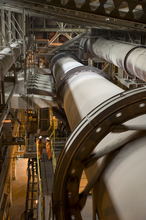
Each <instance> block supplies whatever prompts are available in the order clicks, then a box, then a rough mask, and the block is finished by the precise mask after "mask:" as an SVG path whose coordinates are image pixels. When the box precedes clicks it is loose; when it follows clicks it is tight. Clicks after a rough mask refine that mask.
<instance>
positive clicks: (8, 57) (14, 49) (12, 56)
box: [0, 41, 23, 75]
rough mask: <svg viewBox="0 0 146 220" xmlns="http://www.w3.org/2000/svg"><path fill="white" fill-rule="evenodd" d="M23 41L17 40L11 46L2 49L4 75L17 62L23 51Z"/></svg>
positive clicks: (0, 60)
mask: <svg viewBox="0 0 146 220" xmlns="http://www.w3.org/2000/svg"><path fill="white" fill-rule="evenodd" d="M22 43H23V42H22V41H18V42H15V43H13V44H11V45H10V48H5V49H3V50H2V51H0V64H1V66H2V72H3V75H5V74H6V73H7V72H8V70H9V69H10V68H11V66H12V65H13V64H14V63H15V61H16V60H17V58H18V57H19V56H20V54H21V51H22V45H23V44H22Z"/></svg>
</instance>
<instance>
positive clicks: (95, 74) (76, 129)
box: [51, 53, 146, 220]
mask: <svg viewBox="0 0 146 220" xmlns="http://www.w3.org/2000/svg"><path fill="white" fill-rule="evenodd" d="M51 70H52V74H53V76H54V80H55V82H56V89H57V98H58V102H59V104H60V105H62V107H63V108H64V110H65V113H66V116H67V119H68V122H69V125H70V128H71V130H72V135H71V136H70V138H69V139H68V141H67V143H66V146H65V147H64V149H63V150H62V152H61V155H60V157H59V159H58V163H57V167H56V171H55V177H54V186H53V188H54V204H56V208H57V212H56V213H55V216H56V219H57V220H58V219H59V220H65V219H75V220H80V219H82V218H81V215H80V214H79V213H78V210H80V205H79V203H76V202H77V201H78V199H79V198H80V196H78V195H77V194H78V186H79V183H80V176H81V173H82V170H83V161H84V160H85V159H87V158H88V157H89V155H90V154H91V153H92V151H93V150H95V152H96V151H97V152H98V151H99V152H100V153H101V155H102V156H104V155H105V153H107V149H108V148H109V146H110V147H111V146H112V144H113V143H114V147H115V148H114V149H117V146H118V145H119V144H118V143H119V140H120V141H121V143H122V145H120V149H119V150H118V152H117V151H116V152H115V151H114V152H113V153H110V154H109V155H108V156H107V157H104V159H105V160H103V162H104V161H105V164H103V167H102V170H101V169H100V168H99V169H98V167H99V166H100V163H98V162H96V163H95V164H94V166H91V167H90V168H89V169H87V170H86V175H87V178H88V182H89V185H88V184H87V192H88V189H90V185H93V183H92V180H93V179H95V180H96V172H95V176H93V177H95V178H92V174H94V171H97V176H98V182H97V181H96V182H95V183H94V184H95V185H94V188H93V197H94V206H95V207H96V210H98V215H99V219H105V220H107V219H109V218H110V219H113V220H115V219H119V220H125V219H129V220H133V219H137V216H138V219H143V218H144V216H145V214H146V212H145V205H144V204H145V198H146V194H145V190H144V189H145V183H146V178H145V177H144V175H145V166H146V163H145V161H146V160H145V155H146V150H145V149H146V148H145V141H146V138H145V133H143V134H141V135H139V133H138V132H135V131H126V132H124V133H122V135H121V134H117V133H111V130H110V129H111V127H110V126H111V125H112V124H114V125H115V124H116V125H117V124H118V123H120V122H121V119H120V117H121V118H123V119H122V120H123V121H124V122H125V121H126V119H127V120H129V116H130V117H131V119H132V120H131V121H129V122H127V124H126V127H128V126H129V125H132V126H133V125H134V124H136V125H142V124H145V118H146V115H142V117H141V118H139V117H138V118H137V116H138V115H139V112H137V111H141V114H145V109H146V98H145V99H144V94H145V90H144V91H143V90H142V93H139V94H138V93H137V92H135V93H134V95H133V94H132V96H131V95H129V96H126V94H125V93H124V92H123V90H122V89H121V88H119V87H117V86H116V85H114V84H113V83H111V82H110V81H109V80H108V79H107V76H106V74H104V73H103V72H102V71H101V70H99V69H96V68H94V67H88V66H83V65H82V64H81V63H80V62H79V61H78V59H76V58H75V57H73V56H72V55H69V54H66V53H61V54H58V55H56V56H55V57H54V58H53V60H52V66H51ZM128 94H129V93H128ZM135 94H136V95H137V96H136V95H135ZM140 94H141V96H142V97H143V100H142V101H140V100H141V99H140ZM117 97H118V102H117V101H116V100H117ZM136 97H137V100H138V103H137V105H136V106H135V104H133V103H135V98H136ZM119 99H120V100H119ZM111 103H113V105H114V104H115V105H114V106H113V105H112V104H111ZM132 105H134V108H132ZM97 106H99V107H98V108H97ZM107 106H109V108H108V107H107ZM110 106H111V107H110ZM125 106H126V109H125V110H124V108H125ZM106 108H107V110H105V109H106ZM127 109H128V110H127ZM101 110H103V112H104V113H105V114H103V112H102V111H101ZM104 110H105V111H104ZM109 110H110V111H109ZM119 111H120V112H119ZM98 112H99V113H98ZM124 113H126V114H124ZM98 114H99V118H98ZM108 114H109V115H110V116H109V118H108ZM94 115H95V116H94ZM134 117H135V118H134ZM102 118H103V121H102ZM106 118H107V121H106ZM133 118H134V119H133ZM104 123H106V124H104ZM97 125H98V126H97ZM108 126H109V132H110V133H108V135H107V133H106V132H107V127H108ZM145 129H146V128H145ZM104 132H105V135H107V136H106V137H105V139H103V140H102V139H100V138H101V136H102V135H103V133H104ZM127 137H128V141H127ZM129 137H131V138H130V140H129ZM132 137H134V138H132ZM99 140H100V141H99ZM101 140H102V141H101ZM112 141H113V142H112ZM123 143H124V144H123ZM95 148H96V149H95ZM121 148H122V149H121ZM97 155H98V154H97ZM98 156H99V155H98ZM141 158H142V159H141ZM98 171H99V172H100V174H99V173H98ZM58 182H59V184H58ZM90 190H91V189H90ZM90 190H89V191H90ZM77 204H78V205H77ZM69 207H70V210H69ZM74 207H75V208H74ZM126 207H128V209H126ZM135 217H136V218H135Z"/></svg>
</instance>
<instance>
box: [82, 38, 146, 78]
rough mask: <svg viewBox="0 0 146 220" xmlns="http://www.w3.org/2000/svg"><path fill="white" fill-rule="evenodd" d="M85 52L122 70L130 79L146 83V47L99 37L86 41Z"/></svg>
mask: <svg viewBox="0 0 146 220" xmlns="http://www.w3.org/2000/svg"><path fill="white" fill-rule="evenodd" d="M85 50H88V51H90V52H91V53H92V54H93V55H94V56H98V57H100V58H102V59H104V60H106V61H108V62H109V63H113V64H114V65H116V66H118V67H119V68H121V69H123V70H124V71H125V72H126V74H127V75H128V76H130V77H132V78H134V77H138V78H139V79H141V80H143V81H146V62H145V60H146V47H145V46H139V45H138V46H134V45H130V44H128V43H120V42H116V41H112V40H107V39H105V38H102V37H99V38H98V39H97V40H96V41H93V40H91V39H88V40H87V42H86V44H85Z"/></svg>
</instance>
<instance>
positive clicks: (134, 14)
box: [3, 0, 146, 33]
mask: <svg viewBox="0 0 146 220" xmlns="http://www.w3.org/2000/svg"><path fill="white" fill-rule="evenodd" d="M3 3H7V4H8V5H14V4H17V6H19V7H23V8H25V9H26V10H27V13H29V12H30V15H31V13H32V16H33V13H39V14H40V15H41V16H43V17H44V16H47V17H48V18H50V19H54V20H57V21H62V22H68V23H73V24H79V25H83V26H87V27H94V28H99V29H108V30H116V29H118V30H121V31H135V32H141V33H143V32H146V30H145V27H146V26H145V18H146V2H145V1H132V0H128V1H127V2H126V3H125V1H124V0H118V1H115V0H114V1H113V0H111V1H109V0H100V1H98V2H97V1H84V0H83V1H79V0H78V1H75V0H68V1H60V0H52V1H51V0H50V1H47V0H43V1H40V0H23V1H19V0H12V1H9V0H3ZM37 16H39V15H37Z"/></svg>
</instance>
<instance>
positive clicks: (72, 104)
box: [52, 54, 123, 130]
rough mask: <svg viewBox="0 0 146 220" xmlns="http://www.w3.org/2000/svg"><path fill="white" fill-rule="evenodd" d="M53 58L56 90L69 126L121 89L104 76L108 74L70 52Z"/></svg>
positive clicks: (72, 127)
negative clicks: (75, 57) (74, 56)
mask: <svg viewBox="0 0 146 220" xmlns="http://www.w3.org/2000/svg"><path fill="white" fill-rule="evenodd" d="M56 59H57V61H56V62H55V63H54V65H53V75H54V78H55V81H56V83H57V93H58V95H59V99H60V100H61V102H62V105H63V108H64V110H65V113H66V116H67V119H68V122H69V124H70V127H71V129H72V130H73V129H74V128H75V126H76V125H77V124H78V123H79V122H80V121H81V120H82V118H84V117H85V116H86V115H87V114H88V113H89V112H90V111H91V110H92V109H94V108H95V107H96V106H98V105H99V104H100V103H102V102H104V101H105V100H107V99H109V98H110V97H112V96H114V95H116V94H118V93H120V92H122V91H123V90H122V89H121V88H119V87H117V86H116V85H114V84H113V83H111V82H110V81H109V80H106V79H105V77H107V78H108V76H107V75H106V74H104V73H103V72H102V71H101V70H99V69H96V68H94V67H88V66H83V64H81V63H80V62H78V61H77V60H76V59H74V58H73V57H71V55H69V56H67V55H64V54H61V55H60V54H59V55H57V56H56V57H54V60H56ZM52 62H54V61H52ZM107 88H108V93H107V92H106V90H107ZM60 96H61V97H60Z"/></svg>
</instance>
